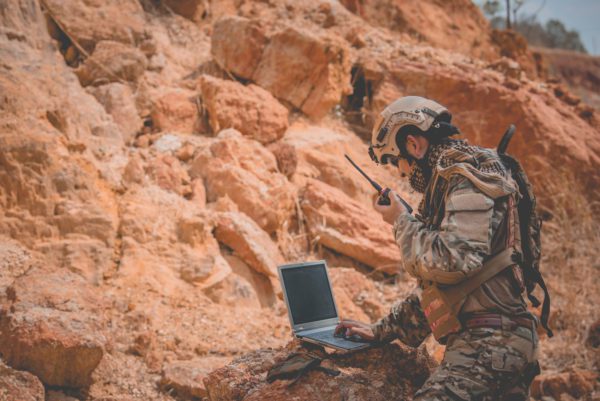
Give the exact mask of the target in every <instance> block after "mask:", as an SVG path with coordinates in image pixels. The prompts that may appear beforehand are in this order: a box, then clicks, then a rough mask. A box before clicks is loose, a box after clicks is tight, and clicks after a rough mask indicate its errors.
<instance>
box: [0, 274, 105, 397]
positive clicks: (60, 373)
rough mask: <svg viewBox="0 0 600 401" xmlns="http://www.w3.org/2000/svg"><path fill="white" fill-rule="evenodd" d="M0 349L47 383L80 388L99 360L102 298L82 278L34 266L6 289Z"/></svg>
mask: <svg viewBox="0 0 600 401" xmlns="http://www.w3.org/2000/svg"><path fill="white" fill-rule="evenodd" d="M7 295H8V301H9V304H8V305H4V307H3V309H2V311H1V312H0V353H1V354H2V355H3V358H4V359H5V361H6V362H7V363H8V364H10V365H11V366H13V367H14V368H16V369H23V370H27V371H29V372H32V373H33V374H35V375H36V376H38V377H39V378H40V380H41V381H42V382H43V383H44V384H45V385H48V386H60V387H84V386H87V385H89V384H90V382H91V374H92V372H93V371H94V369H95V368H96V366H97V365H98V363H99V362H100V360H101V359H102V356H103V354H104V346H105V344H106V339H105V337H104V336H103V335H102V331H101V330H102V328H103V324H104V322H103V319H102V315H101V313H100V311H101V307H102V302H101V301H100V298H99V297H98V296H97V295H96V290H95V289H94V288H93V287H91V286H89V285H88V284H86V282H85V281H84V280H83V278H81V277H79V276H77V275H75V274H73V273H70V272H65V271H57V272H53V271H47V270H42V269H34V270H31V271H29V272H28V273H27V274H26V275H24V276H22V277H19V278H18V279H17V280H15V282H14V283H13V284H12V285H11V286H10V287H9V288H8V290H7Z"/></svg>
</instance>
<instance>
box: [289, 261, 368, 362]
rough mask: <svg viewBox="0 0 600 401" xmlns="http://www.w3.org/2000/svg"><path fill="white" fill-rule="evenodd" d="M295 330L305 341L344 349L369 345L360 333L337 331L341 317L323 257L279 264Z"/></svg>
mask: <svg viewBox="0 0 600 401" xmlns="http://www.w3.org/2000/svg"><path fill="white" fill-rule="evenodd" d="M277 270H278V272H279V280H280V281H281V287H282V289H283V296H284V299H285V302H286V305H287V308H288V315H289V318H290V323H292V331H293V333H294V336H295V337H296V338H299V339H301V340H302V341H306V342H310V343H314V344H319V345H325V346H328V347H331V348H335V349H337V350H341V351H356V350H359V349H364V348H368V347H370V346H371V344H370V343H368V342H367V341H364V340H362V339H360V338H359V337H356V336H352V337H344V334H343V333H339V334H338V335H335V327H336V326H337V324H338V323H339V321H340V320H339V317H338V314H337V309H336V306H335V299H334V297H333V291H332V289H331V283H330V282H329V276H328V275H327V264H326V262H325V261H324V260H320V261H315V262H302V263H292V264H289V265H283V266H278V267H277Z"/></svg>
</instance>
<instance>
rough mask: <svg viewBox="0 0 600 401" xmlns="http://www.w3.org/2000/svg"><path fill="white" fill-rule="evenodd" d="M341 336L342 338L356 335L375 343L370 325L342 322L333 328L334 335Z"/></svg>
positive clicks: (357, 322)
mask: <svg viewBox="0 0 600 401" xmlns="http://www.w3.org/2000/svg"><path fill="white" fill-rule="evenodd" d="M340 334H343V336H344V337H350V336H353V335H357V336H359V337H360V338H362V339H363V340H366V341H375V334H374V333H373V329H372V328H371V325H370V324H367V323H363V322H359V321H356V320H350V319H346V320H342V321H341V322H340V323H339V324H338V325H337V326H336V328H335V331H334V335H340Z"/></svg>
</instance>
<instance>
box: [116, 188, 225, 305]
mask: <svg viewBox="0 0 600 401" xmlns="http://www.w3.org/2000/svg"><path fill="white" fill-rule="evenodd" d="M121 215H122V220H121V227H120V234H121V235H122V237H123V240H124V244H123V249H122V254H123V256H122V258H121V263H120V266H119V273H118V274H119V276H120V277H121V280H123V281H127V280H129V279H130V278H131V279H133V278H136V279H137V280H140V281H141V282H143V283H145V284H146V285H148V286H150V287H151V288H155V289H157V290H158V291H159V292H160V293H163V292H164V293H166V294H170V293H172V292H174V293H177V292H178V291H181V287H182V286H185V285H187V284H186V283H189V284H193V285H195V286H197V287H200V288H207V287H210V286H212V285H215V284H216V283H218V282H219V281H221V280H223V279H225V278H226V277H227V276H228V275H229V274H230V272H231V268H230V267H229V265H228V264H227V262H226V261H225V260H224V259H223V257H222V256H221V254H220V252H219V245H218V243H217V241H216V240H215V238H214V237H213V236H212V234H211V231H212V229H213V223H212V218H211V216H210V214H209V213H208V212H205V211H202V210H201V209H200V208H199V207H198V205H197V203H195V202H191V201H188V200H186V199H184V198H182V197H180V196H178V195H176V194H175V193H172V192H167V191H165V190H163V189H161V188H159V187H156V186H148V187H139V188H135V189H133V190H131V191H129V192H128V193H127V195H126V196H125V197H124V198H123V200H122V204H121Z"/></svg>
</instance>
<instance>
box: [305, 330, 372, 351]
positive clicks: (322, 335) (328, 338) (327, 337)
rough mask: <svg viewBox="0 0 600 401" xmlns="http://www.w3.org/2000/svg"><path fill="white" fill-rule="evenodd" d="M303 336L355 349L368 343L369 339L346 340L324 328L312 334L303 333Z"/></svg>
mask: <svg viewBox="0 0 600 401" xmlns="http://www.w3.org/2000/svg"><path fill="white" fill-rule="evenodd" d="M303 337H307V338H311V339H313V340H318V341H321V342H324V343H329V344H332V345H336V346H339V347H342V348H345V349H353V348H358V347H362V346H364V345H365V343H367V341H365V342H359V341H350V340H346V339H345V338H343V337H335V336H334V335H333V330H323V331H319V332H316V333H311V334H305V335H303Z"/></svg>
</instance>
